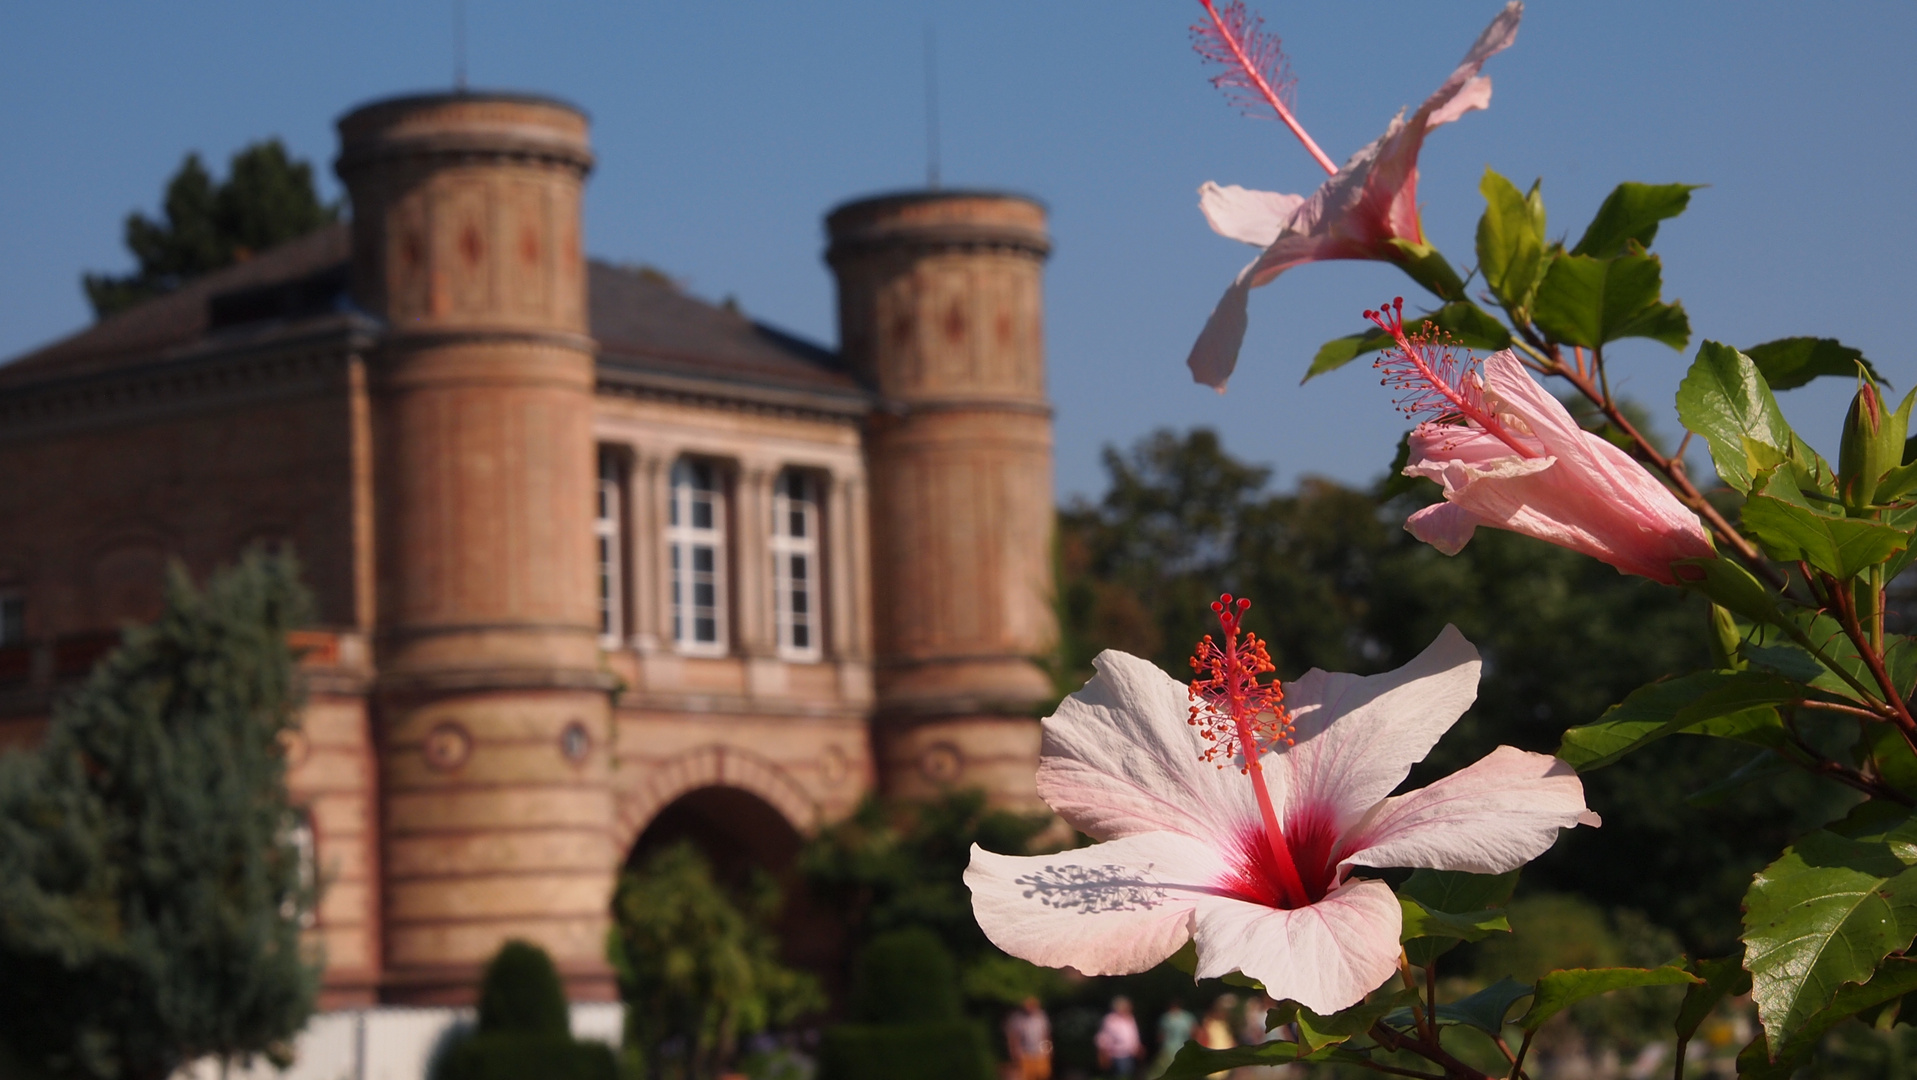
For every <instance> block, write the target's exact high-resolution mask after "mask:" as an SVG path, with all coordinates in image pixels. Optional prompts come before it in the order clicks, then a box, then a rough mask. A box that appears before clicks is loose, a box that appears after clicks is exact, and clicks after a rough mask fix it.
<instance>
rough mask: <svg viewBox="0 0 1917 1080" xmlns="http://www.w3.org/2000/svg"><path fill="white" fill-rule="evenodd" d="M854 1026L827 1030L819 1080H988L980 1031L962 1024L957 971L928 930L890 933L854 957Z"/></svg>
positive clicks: (988, 1054)
mask: <svg viewBox="0 0 1917 1080" xmlns="http://www.w3.org/2000/svg"><path fill="white" fill-rule="evenodd" d="M852 1016H853V1018H854V1020H856V1021H858V1022H857V1023H851V1024H839V1025H837V1026H834V1027H831V1028H827V1029H826V1032H825V1038H824V1041H823V1042H822V1043H821V1044H820V1046H819V1073H818V1080H992V1078H993V1076H994V1075H995V1071H996V1070H995V1069H994V1068H993V1064H992V1051H991V1047H990V1045H989V1044H988V1043H987V1041H986V1037H985V1031H984V1029H983V1028H981V1027H980V1026H979V1025H978V1024H976V1023H974V1022H972V1021H970V1020H966V1019H964V1014H963V1012H962V1010H961V1007H960V1001H959V984H958V966H957V965H956V964H955V963H953V961H952V954H951V953H950V952H948V951H947V950H946V948H945V946H944V944H943V943H941V942H940V941H939V938H938V935H936V934H934V933H932V932H931V931H930V930H926V929H921V928H912V929H906V930H894V931H890V932H888V933H884V934H880V935H878V936H877V937H875V938H873V939H872V942H871V944H869V945H867V946H866V947H865V951H864V952H862V953H860V954H859V965H858V970H857V973H856V976H855V978H854V981H853V989H852Z"/></svg>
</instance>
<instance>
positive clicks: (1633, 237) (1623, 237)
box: [1571, 181, 1703, 259]
mask: <svg viewBox="0 0 1917 1080" xmlns="http://www.w3.org/2000/svg"><path fill="white" fill-rule="evenodd" d="M1702 186H1703V185H1702V184H1638V183H1633V182H1630V181H1626V182H1624V183H1622V184H1619V185H1618V186H1617V187H1615V188H1612V189H1611V193H1610V194H1609V195H1607V196H1605V197H1604V205H1602V206H1600V207H1598V212H1597V216H1596V217H1594V218H1592V219H1591V224H1589V225H1587V226H1585V228H1584V238H1583V239H1581V240H1579V241H1578V246H1577V247H1575V248H1572V249H1571V252H1572V254H1574V255H1595V256H1597V257H1598V258H1600V259H1608V258H1610V257H1611V256H1613V255H1617V254H1620V253H1622V252H1623V251H1624V250H1625V248H1627V247H1628V246H1629V245H1630V244H1631V243H1633V242H1635V243H1636V244H1637V246H1639V247H1642V248H1648V247H1650V246H1651V241H1652V240H1655V239H1657V226H1658V223H1659V222H1661V221H1663V220H1664V219H1666V218H1674V217H1676V216H1677V215H1679V214H1681V213H1683V212H1684V208H1685V207H1686V206H1689V205H1690V203H1691V192H1693V191H1696V190H1697V189H1698V188H1700V187H1702Z"/></svg>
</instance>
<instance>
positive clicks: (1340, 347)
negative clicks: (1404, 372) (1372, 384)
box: [1302, 300, 1511, 382]
mask: <svg viewBox="0 0 1917 1080" xmlns="http://www.w3.org/2000/svg"><path fill="white" fill-rule="evenodd" d="M1431 329H1438V330H1443V331H1444V332H1445V333H1446V334H1447V335H1449V336H1450V340H1451V341H1453V342H1455V343H1456V344H1458V345H1462V346H1464V347H1465V348H1467V349H1483V350H1485V351H1488V352H1496V351H1497V350H1499V349H1508V348H1510V347H1511V331H1509V330H1507V329H1505V326H1504V324H1503V323H1501V322H1499V321H1498V320H1497V319H1495V318H1492V317H1491V315H1490V314H1489V313H1487V312H1486V311H1485V310H1484V309H1483V308H1481V307H1479V306H1478V305H1476V304H1473V303H1471V302H1470V301H1468V300H1460V301H1458V302H1457V303H1453V304H1446V305H1444V306H1443V307H1441V308H1439V309H1438V310H1436V311H1434V312H1431V313H1430V314H1428V315H1425V316H1423V317H1422V318H1418V319H1414V320H1412V321H1410V322H1407V323H1405V333H1407V334H1416V333H1418V332H1420V331H1425V330H1431ZM1389 344H1391V335H1389V334H1387V333H1385V332H1384V331H1383V330H1380V329H1378V328H1377V327H1375V326H1374V327H1372V328H1371V329H1369V330H1367V331H1365V332H1364V333H1362V334H1351V335H1348V336H1346V337H1341V338H1332V339H1331V340H1330V341H1327V342H1325V343H1324V344H1323V345H1320V346H1318V353H1317V355H1315V356H1313V357H1312V358H1311V367H1310V368H1308V369H1307V370H1306V371H1305V377H1304V379H1303V380H1302V381H1304V382H1310V381H1311V380H1312V379H1315V378H1317V377H1318V376H1320V375H1323V374H1325V373H1326V372H1328V371H1336V370H1338V369H1339V368H1341V367H1344V366H1345V365H1346V364H1349V363H1351V362H1352V361H1353V360H1356V359H1357V358H1358V357H1360V356H1363V355H1365V354H1366V353H1372V352H1377V351H1378V350H1379V349H1382V348H1384V347H1385V346H1387V345H1389Z"/></svg>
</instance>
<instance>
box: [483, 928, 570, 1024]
mask: <svg viewBox="0 0 1917 1080" xmlns="http://www.w3.org/2000/svg"><path fill="white" fill-rule="evenodd" d="M479 1030H480V1031H481V1032H482V1033H487V1034H490V1033H493V1032H507V1031H514V1032H521V1033H524V1034H527V1035H545V1036H549V1037H552V1038H560V1039H565V1038H570V1037H571V1036H572V1022H571V1019H570V1017H569V1016H568V1015H567V1010H566V989H565V986H564V984H562V983H561V982H560V981H559V970H558V969H557V968H555V967H553V963H552V957H550V956H547V955H546V950H544V949H542V948H540V947H539V946H537V945H533V944H530V943H528V942H524V941H508V942H507V943H506V944H504V945H502V946H500V949H499V952H498V953H497V954H496V955H494V956H493V958H492V962H491V963H488V964H487V965H486V974H485V976H484V977H483V978H482V979H481V980H480V984H479Z"/></svg>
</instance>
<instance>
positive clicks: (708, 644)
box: [666, 458, 726, 656]
mask: <svg viewBox="0 0 1917 1080" xmlns="http://www.w3.org/2000/svg"><path fill="white" fill-rule="evenodd" d="M666 546H667V548H668V550H669V552H670V555H669V559H670V565H671V570H672V639H673V641H674V642H675V643H676V644H677V645H678V647H679V651H680V652H685V653H692V654H694V655H701V656H720V655H723V654H724V653H725V651H726V618H725V615H726V573H725V570H726V505H725V498H724V493H723V492H722V491H721V490H720V484H719V470H718V469H717V468H716V467H714V466H713V465H712V463H710V462H705V461H697V460H694V459H692V458H682V459H681V460H680V461H679V462H678V464H676V465H674V466H673V467H672V505H671V508H670V510H669V511H668V517H667V520H666Z"/></svg>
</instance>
